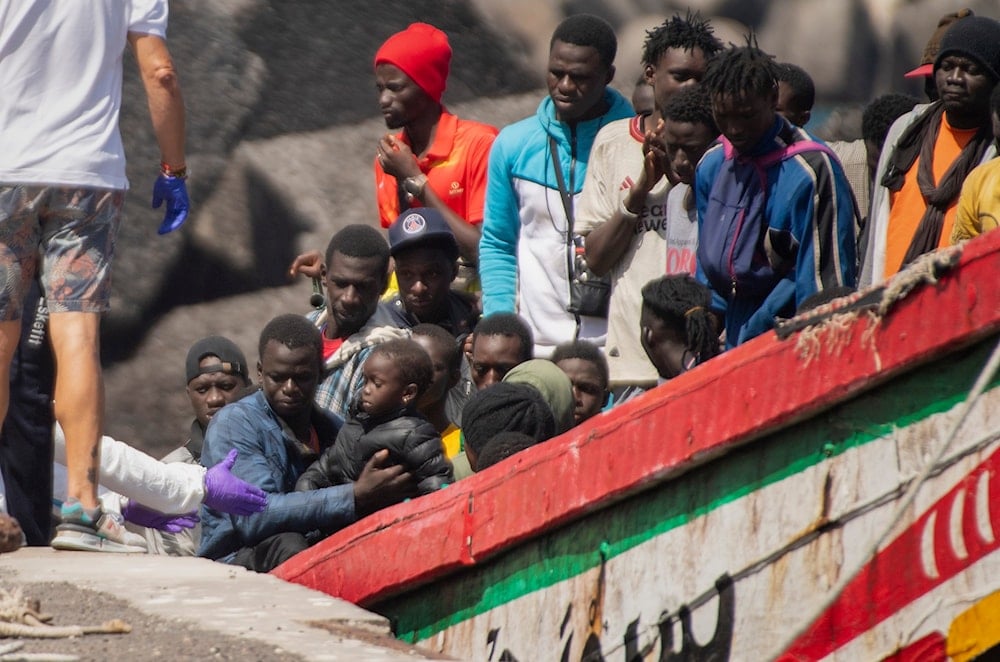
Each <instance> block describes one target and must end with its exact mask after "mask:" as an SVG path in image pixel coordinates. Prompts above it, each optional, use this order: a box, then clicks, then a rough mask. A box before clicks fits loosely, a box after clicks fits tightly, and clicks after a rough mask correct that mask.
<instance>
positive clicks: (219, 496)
mask: <svg viewBox="0 0 1000 662" xmlns="http://www.w3.org/2000/svg"><path fill="white" fill-rule="evenodd" d="M235 463H236V449H235V448H234V449H232V450H231V451H229V455H227V456H226V459H224V460H223V461H222V462H219V463H218V464H217V465H215V466H214V467H212V468H211V469H209V470H208V471H206V472H205V505H206V506H208V507H209V508H214V509H215V510H218V511H221V512H224V513H229V514H231V515H253V514H254V513H259V512H260V511H262V510H264V507H265V506H266V505H267V494H265V492H264V490H262V489H260V488H259V487H257V486H256V485H251V484H250V483H248V482H246V481H245V480H243V479H242V478H237V477H236V476H234V475H233V474H232V473H231V472H230V469H232V468H233V464H235Z"/></svg>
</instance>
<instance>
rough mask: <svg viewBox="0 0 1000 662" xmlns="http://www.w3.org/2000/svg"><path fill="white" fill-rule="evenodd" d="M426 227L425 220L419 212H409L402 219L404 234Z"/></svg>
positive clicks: (419, 230)
mask: <svg viewBox="0 0 1000 662" xmlns="http://www.w3.org/2000/svg"><path fill="white" fill-rule="evenodd" d="M426 227H427V221H426V220H424V217H423V216H421V215H420V214H410V215H409V216H407V217H406V218H404V219H403V232H405V233H406V234H417V233H418V232H423V231H424V229H425V228H426Z"/></svg>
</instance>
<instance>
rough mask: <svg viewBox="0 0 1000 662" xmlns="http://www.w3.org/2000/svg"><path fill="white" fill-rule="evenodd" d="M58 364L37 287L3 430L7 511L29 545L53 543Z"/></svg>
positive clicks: (0, 463) (1, 464) (0, 451)
mask: <svg viewBox="0 0 1000 662" xmlns="http://www.w3.org/2000/svg"><path fill="white" fill-rule="evenodd" d="M54 384H55V361H54V359H53V357H52V350H51V349H50V348H49V342H48V310H47V309H46V308H45V301H44V299H42V298H41V296H40V293H39V288H38V284H37V283H35V284H33V285H32V288H31V291H30V293H29V294H28V297H27V299H26V300H25V306H24V315H23V316H22V319H21V339H20V342H19V343H18V347H17V351H16V352H15V353H14V361H13V363H12V364H11V372H10V406H9V407H8V409H7V419H6V420H5V421H4V423H3V428H2V430H0V472H3V482H4V486H5V488H6V494H7V510H8V512H9V513H10V514H11V515H12V516H13V517H14V518H15V519H17V521H18V522H19V523H20V524H21V529H22V530H23V531H24V535H25V537H26V538H27V539H28V544H29V545H34V546H41V545H48V544H49V541H50V540H51V539H52V424H53V423H54V421H55V414H54V412H53V410H52V391H53V388H54Z"/></svg>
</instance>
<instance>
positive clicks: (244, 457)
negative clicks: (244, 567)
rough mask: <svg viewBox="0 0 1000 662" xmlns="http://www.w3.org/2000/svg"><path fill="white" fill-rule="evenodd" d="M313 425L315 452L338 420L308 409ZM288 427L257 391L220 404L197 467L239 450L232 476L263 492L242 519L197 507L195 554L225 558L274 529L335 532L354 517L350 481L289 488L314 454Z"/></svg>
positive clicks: (332, 437) (326, 443) (328, 441)
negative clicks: (259, 504) (258, 506)
mask: <svg viewBox="0 0 1000 662" xmlns="http://www.w3.org/2000/svg"><path fill="white" fill-rule="evenodd" d="M312 422H313V426H314V427H315V428H316V432H317V435H318V436H319V439H320V446H321V450H322V449H325V448H327V447H328V446H329V445H330V444H332V443H333V441H334V440H335V439H336V438H337V432H338V431H339V430H340V426H341V423H342V422H341V421H340V419H338V418H337V417H335V416H333V415H332V414H327V413H323V412H321V411H320V410H319V409H314V410H313V420H312ZM299 447H300V444H299V442H298V441H297V440H296V439H295V436H294V435H293V434H292V432H291V430H289V429H288V427H287V426H285V425H283V424H282V422H281V419H280V418H278V416H277V414H275V413H274V411H273V410H272V409H271V407H270V406H269V405H268V404H267V400H266V399H265V398H264V394H263V393H262V392H260V391H258V392H256V393H254V394H253V395H249V396H247V397H245V398H243V399H242V400H240V401H238V402H234V403H232V404H230V405H227V406H225V407H223V408H222V409H221V410H220V411H219V413H217V414H216V415H215V416H214V417H212V422H211V424H210V425H209V426H208V430H207V431H206V433H205V446H204V449H203V450H202V455H201V463H202V466H205V467H211V466H213V465H215V464H216V463H218V462H221V461H222V460H223V459H224V458H225V457H226V455H227V454H228V453H229V450H230V449H231V448H235V449H236V450H237V451H239V456H238V457H237V458H236V464H235V465H234V466H233V474H235V475H237V476H239V477H240V478H242V479H243V480H245V481H247V482H248V483H252V484H254V485H256V486H257V487H259V488H261V489H262V490H264V491H265V492H267V493H268V495H267V508H265V509H264V512H261V513H257V514H256V515H249V516H246V517H238V516H236V515H228V514H226V513H220V512H219V511H217V510H213V509H212V508H209V507H208V506H202V508H201V526H202V530H201V546H200V547H199V548H198V556H204V557H207V558H210V559H216V560H218V561H223V562H226V563H228V562H230V561H231V560H232V558H233V556H234V554H235V553H236V552H237V551H238V550H240V549H242V548H244V547H252V546H253V545H256V544H257V543H259V542H261V541H262V540H264V539H265V538H268V537H270V536H273V535H275V534H277V533H285V532H298V533H302V534H306V533H309V532H311V531H315V530H320V529H322V530H326V531H330V530H336V529H339V528H342V527H344V526H346V525H348V524H350V523H352V522H353V521H354V520H355V513H354V485H353V484H350V483H348V484H347V485H338V486H336V487H328V488H326V489H322V490H315V491H313V492H294V491H293V490H294V489H295V481H296V480H298V478H299V476H301V475H302V472H303V471H305V469H306V467H307V466H308V465H309V463H310V462H311V461H312V460H314V459H315V455H312V456H307V455H304V454H302V453H300V452H299V450H298V449H299Z"/></svg>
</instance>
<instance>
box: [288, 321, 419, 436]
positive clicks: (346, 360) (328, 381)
mask: <svg viewBox="0 0 1000 662" xmlns="http://www.w3.org/2000/svg"><path fill="white" fill-rule="evenodd" d="M328 315H329V313H328V312H327V310H326V308H323V309H322V310H314V311H313V312H311V313H308V314H307V315H306V317H307V318H308V319H309V321H310V322H312V323H313V324H315V325H316V328H318V329H319V330H320V331H322V330H323V329H324V328H325V327H326V320H327V318H328ZM409 337H410V330H409V329H397V328H395V327H391V326H365V327H364V328H362V329H361V330H360V331H358V332H357V333H355V334H354V335H352V336H350V337H348V338H347V339H346V340H344V344H343V345H341V346H340V348H339V349H338V350H337V351H336V352H334V353H333V354H332V355H331V356H330V357H329V358H328V359H326V360H325V361H324V362H323V369H324V372H323V381H321V382H320V384H319V387H317V389H316V396H315V398H314V401H315V402H316V405H317V406H318V407H319V408H320V409H324V410H326V411H330V412H333V413H334V414H336V415H337V416H340V417H341V418H342V419H344V420H347V419H348V418H349V416H350V412H349V408H350V404H351V401H352V400H353V399H354V397H355V396H356V395H357V394H358V392H360V391H361V387H362V385H363V384H364V381H365V377H364V373H362V371H361V366H363V365H364V363H365V360H366V359H367V358H368V355H369V354H371V351H372V348H373V347H375V345H378V344H380V343H384V342H387V341H389V340H395V339H397V338H409Z"/></svg>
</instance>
